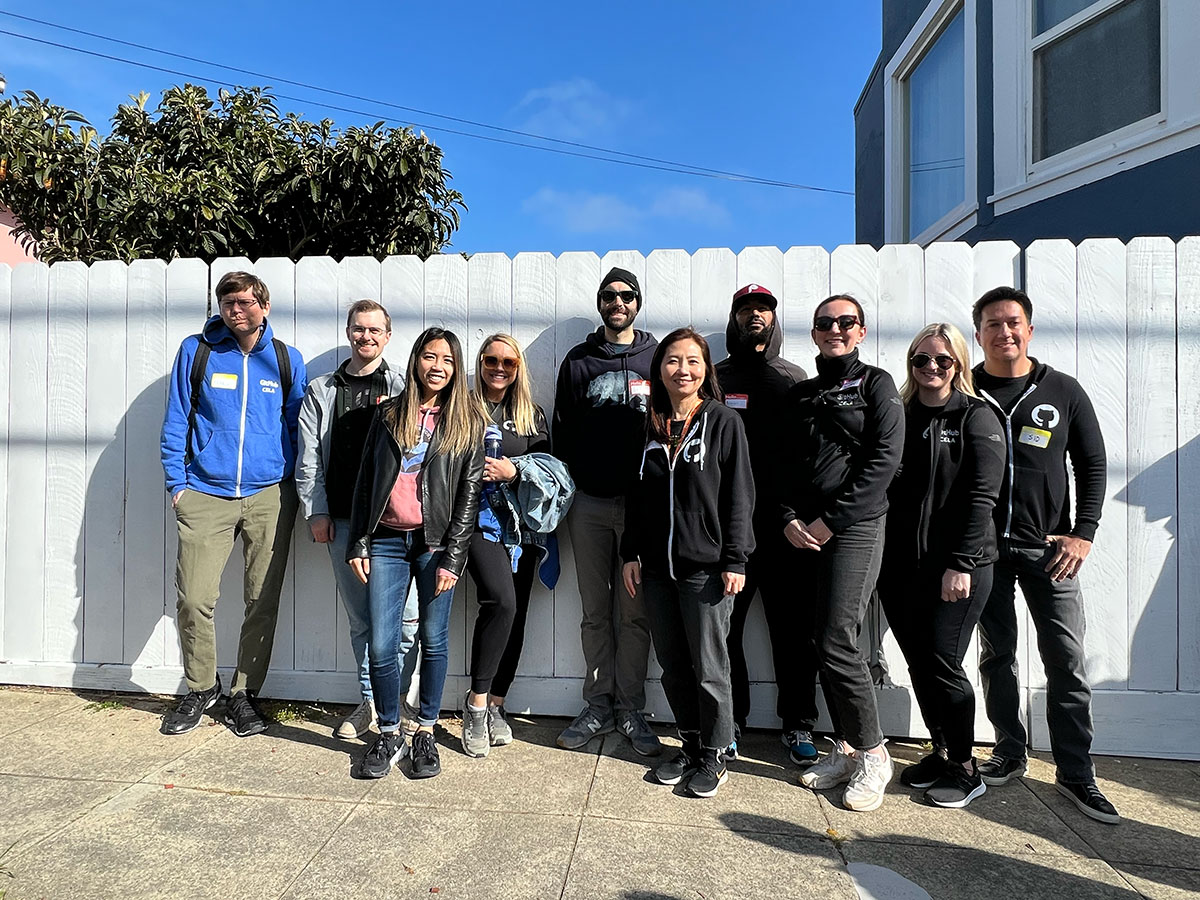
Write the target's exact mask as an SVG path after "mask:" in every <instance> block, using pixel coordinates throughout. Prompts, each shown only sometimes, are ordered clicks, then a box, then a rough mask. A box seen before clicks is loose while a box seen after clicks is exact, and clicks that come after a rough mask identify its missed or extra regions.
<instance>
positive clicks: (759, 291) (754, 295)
mask: <svg viewBox="0 0 1200 900" xmlns="http://www.w3.org/2000/svg"><path fill="white" fill-rule="evenodd" d="M747 300H757V301H758V302H760V303H765V304H766V305H767V306H768V307H769V308H770V309H771V310H772V311H774V310H775V308H776V307H777V306H779V301H778V300H776V299H775V295H774V294H772V293H771V292H770V291H769V290H767V289H766V288H765V287H763V286H762V285H761V284H748V285H746V286H745V287H744V288H739V289H738V290H737V291H736V292H735V293H734V295H733V311H734V312H737V311H738V308H739V307H740V306H741V305H742V303H743V302H745V301H747Z"/></svg>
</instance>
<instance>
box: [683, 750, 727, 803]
mask: <svg viewBox="0 0 1200 900" xmlns="http://www.w3.org/2000/svg"><path fill="white" fill-rule="evenodd" d="M728 780H729V773H728V772H727V771H726V769H725V758H724V756H723V755H722V753H721V751H720V750H713V749H711V748H708V747H706V748H704V749H703V750H701V751H700V765H699V766H698V767H697V769H696V771H695V772H694V773H693V774H692V777H691V780H689V781H688V790H689V791H691V792H692V793H693V794H695V795H696V796H697V797H713V796H716V793H717V788H719V787H720V786H721V785H723V784H724V783H725V782H726V781H728Z"/></svg>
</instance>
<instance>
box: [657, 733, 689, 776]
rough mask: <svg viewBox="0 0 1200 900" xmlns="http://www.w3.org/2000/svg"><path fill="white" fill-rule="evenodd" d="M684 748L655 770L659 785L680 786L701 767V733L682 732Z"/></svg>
mask: <svg viewBox="0 0 1200 900" xmlns="http://www.w3.org/2000/svg"><path fill="white" fill-rule="evenodd" d="M679 737H680V739H681V740H682V741H683V746H682V747H680V748H679V752H678V753H676V754H675V755H674V756H673V757H671V758H670V759H668V760H667V761H666V762H665V763H663V764H662V765H660V766H658V767H657V768H655V770H654V780H655V781H657V782H658V783H659V784H679V782H681V781H683V779H684V778H686V777H687V776H688V775H690V774H691V773H692V772H694V771H696V768H697V767H698V766H699V765H700V732H698V731H681V732H680V733H679Z"/></svg>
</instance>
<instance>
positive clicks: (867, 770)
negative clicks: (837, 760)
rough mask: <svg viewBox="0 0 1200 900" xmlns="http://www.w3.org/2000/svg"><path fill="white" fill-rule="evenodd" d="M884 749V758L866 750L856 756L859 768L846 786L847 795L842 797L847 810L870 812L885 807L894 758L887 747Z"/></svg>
mask: <svg viewBox="0 0 1200 900" xmlns="http://www.w3.org/2000/svg"><path fill="white" fill-rule="evenodd" d="M882 749H883V756H882V757H879V756H875V755H874V754H873V753H867V752H866V751H865V750H860V751H858V753H856V754H855V756H856V757H857V762H858V768H857V769H856V770H855V772H854V776H853V777H852V778H851V779H850V784H848V785H847V786H846V793H844V794H843V795H842V804H843V805H844V806H845V807H846V809H854V810H857V811H858V812H870V811H871V810H873V809H879V807H880V806H881V805H883V792H884V791H885V790H887V786H888V782H889V781H891V780H892V757H891V755H890V754H889V753H888V752H887V748H886V747H884V748H882Z"/></svg>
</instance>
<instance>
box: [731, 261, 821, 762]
mask: <svg viewBox="0 0 1200 900" xmlns="http://www.w3.org/2000/svg"><path fill="white" fill-rule="evenodd" d="M778 306H779V301H778V300H777V299H776V298H775V295H774V294H772V293H771V291H770V290H769V289H767V288H765V287H763V286H762V285H761V284H748V285H746V286H745V287H743V288H741V289H739V290H738V291H737V292H736V293H735V294H734V295H733V304H732V306H731V308H730V310H729V324H728V325H727V326H726V328H725V348H726V350H727V351H728V352H729V356H728V358H726V359H724V360H722V361H721V362H719V363H717V365H716V371H717V379H718V380H719V381H720V384H721V390H723V391H724V392H725V405H726V406H728V407H730V408H732V409H735V410H737V412H738V415H739V416H741V418H742V424H743V425H744V426H745V428H746V440H747V442H748V443H749V445H750V466H751V471H752V472H753V475H754V494H755V497H756V498H757V500H756V502H755V506H754V539H755V543H756V545H757V549H756V550H755V551H754V553H752V554H751V556H750V559H749V561H748V562H747V563H746V586H745V587H744V588H743V589H742V591H741V592H740V593H739V594H738V595H737V599H735V600H734V604H733V615H732V616H731V617H730V621H729V638H728V648H729V664H730V670H731V676H732V682H733V718H734V743H733V744H732V745H731V746H730V748H729V751H728V753H727V754H726V755H727V756H736V754H737V737H738V736H739V735H740V733H741V729H743V728H745V727H746V719H747V717H748V716H749V714H750V677H749V674H748V672H747V670H746V653H745V649H744V648H743V646H742V634H743V631H744V629H745V627H746V616H747V614H748V613H749V611H750V604H751V603H752V602H753V601H754V595H755V593H756V592H758V593H761V594H762V603H763V612H764V613H765V614H766V618H767V631H768V633H769V634H770V637H771V656H772V659H773V661H774V663H775V686H776V688H777V690H778V692H779V694H778V699H777V700H776V705H775V711H776V713H777V714H778V715H779V718H780V719H782V720H783V743H784V745H785V746H786V747H787V748H788V751H789V754H790V756H791V759H792V761H793V762H795V763H796V764H798V765H811V764H812V763H814V762H816V761H817V750H816V748H815V747H814V746H813V738H812V730H813V728H814V727H816V724H817V670H818V665H817V659H816V650H815V648H814V647H813V645H812V609H811V608H810V607H807V606H806V605H805V604H804V603H803V602H800V600H799V598H798V597H797V593H796V585H797V582H801V583H802V582H803V581H804V580H805V579H804V576H803V574H802V572H803V568H804V554H802V553H800V551H798V550H796V548H794V547H793V546H792V545H791V544H789V543H788V542H787V540H786V538H784V536H783V533H782V532H781V531H780V530H779V526H778V523H777V521H776V520H777V519H778V506H779V497H778V492H777V490H776V486H777V484H778V479H776V478H773V477H772V472H773V471H774V470H775V469H776V468H777V467H778V465H779V463H780V455H781V453H782V452H785V450H786V448H782V447H780V445H779V442H778V440H777V438H776V434H777V432H778V424H779V416H780V415H781V412H782V405H783V398H784V396H785V395H786V394H787V392H788V389H789V388H791V386H792V385H793V384H796V383H797V382H800V381H804V380H805V379H806V378H808V375H806V374H805V372H804V370H803V369H802V368H800V367H799V366H797V365H795V364H794V363H791V362H788V361H787V360H786V359H784V358H783V357H782V356H781V355H780V347H781V346H782V345H783V329H781V328H780V327H779V320H778V318H777V317H776V315H775V313H776V310H777V308H778Z"/></svg>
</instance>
